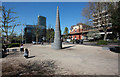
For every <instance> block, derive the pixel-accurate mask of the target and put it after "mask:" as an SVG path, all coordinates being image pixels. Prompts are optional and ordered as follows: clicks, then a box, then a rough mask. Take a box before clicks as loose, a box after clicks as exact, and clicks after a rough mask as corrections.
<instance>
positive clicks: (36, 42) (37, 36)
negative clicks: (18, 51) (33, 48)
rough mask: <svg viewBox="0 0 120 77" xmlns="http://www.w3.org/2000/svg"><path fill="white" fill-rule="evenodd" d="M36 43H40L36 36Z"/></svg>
mask: <svg viewBox="0 0 120 77" xmlns="http://www.w3.org/2000/svg"><path fill="white" fill-rule="evenodd" d="M36 43H38V35H36Z"/></svg>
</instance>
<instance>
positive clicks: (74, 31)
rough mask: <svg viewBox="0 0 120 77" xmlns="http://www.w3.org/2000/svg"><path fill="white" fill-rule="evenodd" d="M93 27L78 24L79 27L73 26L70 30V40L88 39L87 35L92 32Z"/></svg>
mask: <svg viewBox="0 0 120 77" xmlns="http://www.w3.org/2000/svg"><path fill="white" fill-rule="evenodd" d="M91 28H92V27H91V26H88V25H85V24H82V23H78V24H77V25H73V26H71V28H70V38H71V39H72V40H73V39H75V40H81V39H86V34H85V32H87V31H88V30H90V29H91Z"/></svg>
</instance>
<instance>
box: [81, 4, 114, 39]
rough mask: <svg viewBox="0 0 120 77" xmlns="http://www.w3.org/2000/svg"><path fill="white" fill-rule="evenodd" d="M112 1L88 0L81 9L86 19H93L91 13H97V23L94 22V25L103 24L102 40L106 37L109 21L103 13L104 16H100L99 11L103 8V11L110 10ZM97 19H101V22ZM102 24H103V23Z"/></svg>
mask: <svg viewBox="0 0 120 77" xmlns="http://www.w3.org/2000/svg"><path fill="white" fill-rule="evenodd" d="M111 4H112V3H110V2H89V4H88V5H87V6H86V7H85V8H84V9H83V11H82V15H83V16H84V17H85V18H86V19H88V21H90V20H92V21H93V19H94V17H93V15H94V14H97V18H98V20H97V22H98V23H97V24H94V25H95V26H97V25H99V24H100V25H101V26H103V31H104V33H105V35H104V40H106V37H107V30H108V28H109V25H108V23H109V21H108V17H107V16H106V15H105V16H102V15H101V12H102V11H103V10H104V11H108V13H109V12H110V9H111V7H110V5H111ZM99 20H102V21H101V22H100V21H99ZM103 24H104V25H103Z"/></svg>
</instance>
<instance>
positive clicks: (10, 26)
mask: <svg viewBox="0 0 120 77" xmlns="http://www.w3.org/2000/svg"><path fill="white" fill-rule="evenodd" d="M12 14H16V12H13V11H12V9H8V10H7V9H5V7H2V32H4V34H5V37H6V43H8V41H9V36H11V35H12V34H13V32H14V30H15V27H16V26H19V25H20V24H16V23H15V21H16V18H18V17H14V16H13V15H12Z"/></svg>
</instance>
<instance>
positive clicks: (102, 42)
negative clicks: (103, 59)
mask: <svg viewBox="0 0 120 77" xmlns="http://www.w3.org/2000/svg"><path fill="white" fill-rule="evenodd" d="M107 44H108V42H107V41H104V40H99V41H98V42H97V45H107Z"/></svg>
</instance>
